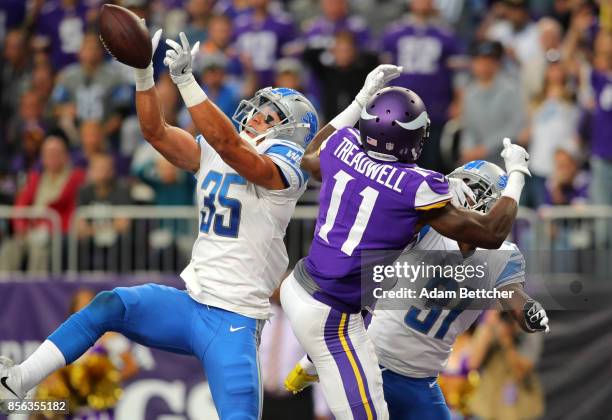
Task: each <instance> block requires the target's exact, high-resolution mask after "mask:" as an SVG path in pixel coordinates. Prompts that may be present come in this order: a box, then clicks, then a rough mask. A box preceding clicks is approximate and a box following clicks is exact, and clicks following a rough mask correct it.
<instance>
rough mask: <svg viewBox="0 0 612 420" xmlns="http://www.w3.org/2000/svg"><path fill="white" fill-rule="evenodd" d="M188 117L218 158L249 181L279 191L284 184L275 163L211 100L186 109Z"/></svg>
mask: <svg viewBox="0 0 612 420" xmlns="http://www.w3.org/2000/svg"><path fill="white" fill-rule="evenodd" d="M188 110H189V113H190V114H191V118H192V120H193V122H194V124H195V126H196V127H197V129H198V130H199V131H200V133H202V135H203V136H204V138H205V139H206V141H207V142H208V144H209V145H210V146H211V147H212V148H213V149H215V151H216V152H217V153H218V154H219V156H221V159H223V161H224V162H225V163H227V164H228V165H229V166H231V167H232V168H234V170H235V171H236V172H238V173H239V174H240V175H242V176H243V177H244V178H246V179H247V180H248V181H249V182H252V183H253V184H255V185H259V186H261V187H264V188H266V189H269V190H282V189H284V188H285V183H284V182H283V178H282V176H281V172H280V170H279V168H278V167H277V166H276V164H275V163H274V162H273V161H272V159H270V157H268V156H266V155H260V154H259V153H258V152H257V150H255V148H254V147H253V146H251V145H250V144H248V143H247V142H246V141H244V140H242V139H241V138H240V135H239V134H238V132H237V131H236V129H235V128H234V125H233V124H232V122H231V121H230V120H229V118H227V117H226V116H225V114H224V113H223V112H221V110H219V108H217V106H216V105H215V104H214V103H213V102H212V101H211V100H207V101H204V102H200V103H199V104H197V105H194V106H192V107H189V108H188Z"/></svg>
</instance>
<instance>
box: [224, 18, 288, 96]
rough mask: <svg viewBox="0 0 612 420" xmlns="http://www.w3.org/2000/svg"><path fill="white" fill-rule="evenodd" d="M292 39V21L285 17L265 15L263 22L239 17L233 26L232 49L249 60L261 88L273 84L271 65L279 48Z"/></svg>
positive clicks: (277, 54) (278, 52)
mask: <svg viewBox="0 0 612 420" xmlns="http://www.w3.org/2000/svg"><path fill="white" fill-rule="evenodd" d="M295 37H296V32H295V26H294V25H293V21H292V20H291V18H290V17H289V15H287V14H285V13H275V14H269V15H268V16H267V17H266V19H265V20H263V21H258V20H256V19H255V15H254V14H246V15H242V16H240V17H239V18H237V19H236V22H235V26H234V39H235V42H236V49H237V50H238V53H239V54H244V55H247V56H249V57H250V59H251V62H252V64H253V69H254V70H255V72H256V73H257V76H258V78H259V85H260V86H262V87H263V86H270V85H272V84H273V81H274V64H275V62H276V60H277V59H278V58H279V57H280V55H281V50H282V48H283V46H284V45H285V44H287V43H288V42H291V41H293V40H294V39H295Z"/></svg>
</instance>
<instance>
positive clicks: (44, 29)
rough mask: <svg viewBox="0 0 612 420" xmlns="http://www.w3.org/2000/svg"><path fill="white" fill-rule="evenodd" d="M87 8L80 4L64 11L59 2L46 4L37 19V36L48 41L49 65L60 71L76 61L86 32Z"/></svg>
mask: <svg viewBox="0 0 612 420" xmlns="http://www.w3.org/2000/svg"><path fill="white" fill-rule="evenodd" d="M86 14H87V6H85V5H83V3H82V2H78V3H77V5H76V6H75V7H73V8H70V9H64V8H62V7H61V5H60V3H59V2H48V3H45V5H44V6H43V8H42V10H41V12H40V17H39V18H38V35H41V36H43V37H45V38H47V39H48V40H49V48H50V51H51V64H52V65H53V68H54V69H55V70H56V71H57V70H61V69H62V68H64V67H66V66H67V65H68V64H72V63H74V62H76V61H77V54H78V52H79V50H80V49H81V43H82V41H83V36H84V34H85V32H86V30H87V28H86V19H85V15H86Z"/></svg>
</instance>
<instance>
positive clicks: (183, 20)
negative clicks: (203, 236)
mask: <svg viewBox="0 0 612 420" xmlns="http://www.w3.org/2000/svg"><path fill="white" fill-rule="evenodd" d="M103 2H104V1H102V0H1V1H0V48H1V54H2V59H1V60H0V210H1V209H2V205H5V206H10V207H6V208H10V209H17V208H22V207H23V208H31V207H33V208H38V209H42V210H45V209H48V210H53V211H54V212H56V213H57V214H58V215H59V230H61V232H62V235H60V236H61V237H62V241H63V242H62V243H61V244H60V246H61V247H62V248H64V249H65V248H66V247H67V245H66V241H65V239H66V237H67V236H68V235H67V234H68V232H69V231H71V232H72V233H74V234H75V235H76V236H77V237H78V243H79V244H80V245H86V246H88V247H90V248H95V249H97V250H98V251H99V252H83V253H81V252H79V253H75V254H74V255H77V257H76V259H75V261H73V263H74V264H76V266H78V267H86V268H87V269H88V270H94V271H95V270H102V271H104V270H107V269H108V267H114V271H119V272H130V271H137V270H138V269H139V268H142V269H143V270H144V269H148V270H150V269H151V268H153V267H154V265H152V264H149V263H147V261H148V262H151V261H153V262H159V261H160V260H162V259H164V258H165V256H167V255H170V256H171V259H172V263H170V264H169V265H168V266H166V268H165V271H167V272H171V273H174V274H175V273H177V272H178V271H177V270H180V269H182V264H183V262H181V258H183V260H184V259H185V258H189V251H190V246H191V245H192V243H193V239H194V236H195V233H194V232H197V225H193V226H192V225H189V223H188V221H187V220H186V219H188V218H194V217H195V211H193V209H190V210H189V211H188V214H187V217H185V218H183V219H181V220H174V221H172V220H167V219H163V220H158V221H157V222H156V224H155V225H154V226H153V225H150V224H148V225H147V224H138V223H136V222H133V220H132V219H134V218H136V217H137V216H138V214H136V215H134V214H133V213H131V215H128V213H129V212H128V213H125V214H126V216H125V218H124V217H106V218H104V217H93V218H92V219H91V220H89V219H87V218H86V217H85V218H79V219H78V223H72V221H73V218H74V214H75V210H76V209H77V208H79V207H81V206H94V207H98V208H108V207H109V206H110V207H112V206H121V205H147V204H149V205H154V206H192V205H193V204H194V186H195V185H194V184H195V180H194V178H193V176H191V174H187V173H184V172H182V171H179V170H177V169H176V168H175V167H173V166H172V165H171V164H170V163H168V162H167V161H166V160H164V159H163V158H162V157H161V156H159V155H158V154H157V153H156V152H155V151H154V150H153V149H152V148H151V147H150V146H149V145H148V144H147V143H146V142H145V141H144V139H143V138H142V134H141V132H140V129H139V125H138V119H137V117H136V114H135V106H134V86H133V83H134V82H133V75H132V71H131V69H130V68H128V67H127V66H124V65H122V64H120V63H118V62H116V61H115V60H113V59H111V57H110V56H109V55H108V53H106V51H105V50H104V48H103V47H102V45H101V43H100V41H99V38H98V30H97V18H98V14H99V8H100V5H101V4H102V3H103ZM113 3H116V4H120V5H122V6H125V7H128V8H130V9H131V10H133V11H134V12H135V13H137V14H138V15H139V16H141V17H143V18H144V19H146V23H147V26H148V27H149V30H150V32H151V33H153V32H154V30H156V29H158V28H163V30H164V35H163V36H164V37H167V38H173V39H174V38H177V36H178V33H179V32H180V31H185V32H186V34H187V36H188V38H189V40H190V41H191V42H192V43H194V42H195V41H200V42H201V47H200V53H199V54H198V56H197V57H196V60H195V64H194V68H195V71H196V73H197V76H196V77H197V78H198V80H199V81H200V83H201V84H202V86H203V88H204V90H205V91H206V92H207V94H208V96H209V97H210V98H211V99H212V100H213V101H215V103H216V104H217V105H218V106H219V107H220V108H221V109H222V110H223V112H225V113H226V114H227V115H228V116H230V117H231V116H232V114H233V113H234V110H235V108H236V106H237V105H238V103H239V101H240V100H241V99H243V98H248V97H250V96H252V95H253V94H254V93H255V91H256V90H257V89H259V88H261V87H265V86H268V85H275V86H284V87H290V88H294V89H298V90H300V91H302V92H304V93H305V94H306V95H307V96H308V97H309V99H311V101H312V102H313V103H314V104H315V106H316V108H317V110H318V111H319V117H320V122H321V126H322V125H323V124H324V123H325V122H326V121H329V120H330V119H331V118H333V117H334V116H335V115H336V114H337V113H338V112H340V111H341V110H343V109H344V108H345V107H346V106H347V105H349V104H350V103H351V101H352V100H353V98H354V96H355V94H356V93H357V92H358V91H359V89H360V88H361V86H362V84H363V81H364V79H365V77H366V75H367V74H368V72H369V71H370V70H371V69H373V68H374V67H375V66H376V65H377V64H378V63H393V64H397V65H400V66H403V71H404V73H403V74H402V76H401V77H400V78H399V79H397V80H395V81H394V82H393V83H394V84H396V85H401V86H405V87H408V88H410V89H412V90H414V91H415V92H417V93H418V94H419V95H420V96H421V97H422V98H423V100H424V102H425V104H426V105H427V109H428V113H429V116H430V118H431V122H432V132H431V138H430V141H429V142H428V143H427V144H426V145H425V149H424V152H423V154H422V156H421V161H420V162H419V163H420V165H421V166H423V167H425V168H428V169H434V170H438V171H441V172H444V173H447V172H449V171H450V170H452V169H454V168H455V167H456V166H457V165H459V164H461V163H464V162H467V161H470V160H474V159H487V160H491V161H493V162H495V163H498V164H500V163H501V159H500V157H499V152H500V150H501V139H502V138H503V137H506V136H507V137H511V138H512V139H513V140H514V141H515V142H517V143H519V144H521V145H523V146H524V147H526V148H527V149H528V151H529V153H530V155H531V159H530V165H531V167H530V169H531V172H532V177H531V178H529V179H528V181H527V185H526V188H525V190H524V193H523V200H524V202H523V203H521V204H522V205H523V206H524V207H528V208H531V209H533V210H535V211H542V210H543V209H544V210H545V209H550V208H551V207H552V206H559V205H570V206H577V207H576V208H581V207H582V206H584V205H585V204H602V205H612V0H284V1H280V0H278V1H273V0H117V1H114V2H113ZM164 47H165V44H164V43H163V42H162V43H160V48H159V49H158V51H157V53H156V54H155V57H154V60H153V62H154V67H155V77H156V81H157V90H158V93H159V95H160V98H161V103H162V107H163V113H164V116H165V119H166V120H167V122H168V123H170V124H173V125H177V126H180V127H182V128H184V129H186V130H188V131H190V132H192V133H193V134H194V135H195V134H196V132H195V128H194V126H193V123H192V122H191V120H190V117H189V114H188V112H187V111H186V109H185V107H184V106H183V103H182V100H181V98H180V96H179V94H178V91H177V90H176V88H175V87H174V85H173V84H172V81H171V80H170V78H169V76H168V75H167V71H166V68H165V67H164V66H163V65H162V63H161V61H162V58H163V56H164V54H165V51H164ZM135 48H136V46H135ZM312 187H313V188H312V191H310V194H308V193H307V194H305V196H304V198H303V203H305V204H316V185H313V186H312ZM149 209H150V208H149ZM162 209H163V207H162ZM11 211H12V210H11ZM148 211H151V210H148ZM172 213H173V214H174V215H175V216H177V217H179V216H178V215H179V213H178V210H173V211H172ZM11 214H12V213H6V214H0V271H9V272H12V271H17V270H26V269H27V270H28V271H34V272H40V271H46V270H47V269H48V265H49V259H50V255H49V253H50V247H49V233H48V229H47V228H46V227H45V226H44V225H43V226H42V227H41V224H40V221H37V220H34V219H32V220H29V221H28V220H26V219H23V220H22V219H19V217H22V216H11ZM315 214H316V212H315ZM90 215H93V213H90ZM162 216H164V215H163V213H160V212H158V213H155V215H154V216H152V217H153V218H156V217H162ZM301 217H302V219H308V218H309V217H312V216H308V217H304V216H301ZM604 217H610V213H609V210H608V213H606V215H604ZM564 223H565V222H564ZM611 225H612V223H609V222H608V223H607V224H605V223H604V224H597V223H596V224H595V225H593V226H591V227H590V228H589V229H590V230H589V232H591V233H593V232H594V233H601V232H604V241H603V242H606V241H607V243H608V245H610V244H611V243H612V240H610V238H612V232H611V231H612V229H611V228H610V227H611ZM519 227H520V226H519ZM557 228H558V229H551V231H549V232H548V234H549V238H551V246H550V247H549V249H557V250H559V249H560V250H563V249H566V248H564V246H565V245H563V244H562V242H563V238H564V237H565V236H567V235H565V234H566V233H567V232H568V231H573V233H574V235H573V236H572V238H573V239H572V241H573V244H574V245H576V244H578V245H580V244H583V245H584V244H591V245H592V242H590V240H589V239H588V238H587V239H585V238H584V235H582V236H581V235H579V234H578V233H580V232H582V231H580V232H579V231H578V230H576V229H574V228H572V227H571V226H570V227H569V228H568V225H567V224H566V223H565V224H563V225H560V226H557ZM71 229H72V230H71ZM139 229H140V230H141V231H143V232H146V236H143V235H144V234H143V235H138V234H135V235H134V231H138V230H139ZM312 229H313V223H312V222H311V221H310V222H307V223H303V224H301V225H299V226H296V225H290V227H289V230H288V247H289V249H290V255H291V256H292V260H293V261H294V260H295V259H296V258H299V257H300V256H303V254H304V252H305V250H306V249H307V244H308V242H309V240H310V239H311V238H312ZM606 231H607V232H608V236H607V238H608V239H605V237H606V235H605V232H606ZM130 238H131V239H130ZM134 238H136V239H134ZM139 238H141V239H139ZM142 238H146V239H145V240H146V241H148V244H149V246H148V247H147V246H143V243H142V242H143V239H142ZM123 239H125V240H123ZM553 242H554V243H555V244H557V245H554V246H553V245H552V244H553ZM296 243H297V244H298V249H299V251H298V252H297V254H296V255H293V254H292V253H291V249H292V245H295V244H296ZM304 244H306V246H304ZM559 244H561V245H559ZM600 244H601V243H600ZM162 250H163V251H164V252H163V253H162V252H161V251H162ZM125 255H129V257H127V258H123V257H122V256H125ZM566 255H567V254H560V257H559V259H558V261H557V263H559V264H562V263H567V257H566ZM26 256H27V257H26ZM141 256H142V258H143V259H144V260H146V261H143V262H142V264H141V263H139V262H138V258H139V257H141ZM83 258H85V259H87V261H82V259H83ZM606 258H607V261H608V264H609V263H610V259H609V258H608V257H606ZM602 261H603V260H602ZM589 264H590V265H591V266H597V267H602V269H603V270H602V271H603V272H604V273H605V275H606V276H608V277H609V271H606V268H605V267H603V265H602V263H601V261H599V262H598V263H597V264H593V263H592V262H591V263H587V265H589ZM529 266H531V264H530V263H529V261H528V267H529ZM62 267H63V268H65V267H66V261H62ZM160 267H161V266H160ZM582 267H583V268H584V266H582ZM159 271H164V269H163V268H159ZM274 311H275V312H277V313H276V315H277V316H275V317H274V318H273V322H272V324H271V325H270V326H269V327H267V328H266V329H264V339H263V342H262V363H263V369H264V383H265V388H266V398H267V401H266V404H265V407H266V409H267V410H268V411H267V413H266V415H265V416H264V418H267V419H275V418H279V419H286V418H287V417H286V413H287V412H291V413H294V414H292V417H295V419H296V420H298V419H300V418H304V419H311V418H313V416H314V415H315V414H314V413H315V409H314V408H313V402H312V401H313V396H312V395H311V391H307V392H305V393H304V394H301V395H300V396H298V397H297V399H287V395H286V394H285V393H284V391H283V390H282V379H283V378H284V374H285V373H286V372H287V371H288V370H289V369H290V368H291V367H292V365H293V363H294V362H295V360H297V358H299V356H301V350H300V349H299V345H297V343H296V341H295V338H294V337H293V334H292V333H291V331H290V329H289V326H288V322H286V319H285V320H284V321H285V322H284V323H283V319H284V317H283V314H282V311H281V310H280V307H278V306H275V307H274ZM553 325H554V318H553ZM475 328H476V327H475ZM554 328H555V327H554V326H553V330H554ZM533 337H535V336H530V337H526V336H524V335H522V334H521V333H519V332H518V330H517V329H516V328H514V326H512V325H511V323H509V322H508V320H506V319H504V317H503V316H502V317H500V316H498V315H497V314H496V313H490V314H487V315H485V316H484V317H483V318H482V322H480V324H479V325H478V327H477V328H476V330H475V331H474V330H473V331H472V332H471V333H470V334H466V335H465V336H462V337H460V339H459V340H458V342H457V344H456V346H455V351H454V352H453V355H452V357H451V360H450V361H449V365H448V368H447V373H446V374H445V375H444V377H443V378H442V379H441V385H442V387H443V389H444V392H445V395H446V398H447V401H448V402H449V404H450V405H452V406H453V407H454V410H455V413H456V415H457V416H458V417H460V416H461V415H462V414H460V413H463V415H473V414H477V415H478V416H479V418H491V419H493V418H504V419H505V418H508V419H514V418H531V417H539V415H540V414H542V412H543V410H544V408H543V403H544V395H543V392H547V393H550V388H549V390H548V391H547V390H544V391H543V390H542V389H541V387H540V384H539V381H538V378H537V376H536V373H535V371H534V367H535V366H536V364H537V363H538V359H539V355H540V353H541V351H542V338H541V337H535V338H533ZM562 347H563V346H562ZM564 348H565V347H564ZM563 360H565V359H563ZM549 367H550V366H549ZM554 368H555V369H557V368H558V366H555V367H554ZM550 370H552V369H550ZM608 382H609V381H608ZM479 384H481V385H479ZM572 393H573V392H572ZM560 395H561V394H560ZM563 399H566V398H565V396H563ZM567 401H570V399H569V397H568V398H567ZM300 404H301V405H300ZM502 406H503V407H507V410H506V411H503V410H501V408H500V407H502ZM559 407H562V406H559ZM563 409H565V407H562V408H559V410H563ZM270 410H271V411H270ZM500 410H501V411H500ZM298 413H301V414H303V416H302V417H299V415H298ZM316 413H317V415H318V416H321V418H327V417H326V412H325V407H324V406H322V407H317V408H316ZM608 413H609V412H608ZM559 418H561V417H559ZM576 418H579V417H576ZM582 418H587V417H582Z"/></svg>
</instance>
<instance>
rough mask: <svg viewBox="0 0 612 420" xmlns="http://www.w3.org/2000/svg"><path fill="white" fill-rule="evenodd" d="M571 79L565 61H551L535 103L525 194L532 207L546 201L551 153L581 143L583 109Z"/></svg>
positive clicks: (550, 172)
mask: <svg viewBox="0 0 612 420" xmlns="http://www.w3.org/2000/svg"><path fill="white" fill-rule="evenodd" d="M568 82H569V75H568V73H567V71H566V69H565V67H564V65H563V63H562V62H560V61H552V62H550V63H548V67H547V68H546V70H545V76H544V86H543V88H542V91H541V92H540V94H539V95H538V96H537V97H536V99H535V100H534V101H533V103H532V107H531V108H532V109H531V117H530V124H529V128H528V133H527V137H528V139H529V145H528V150H529V155H530V159H529V169H530V171H531V177H530V178H527V179H526V188H525V190H524V194H523V196H522V197H521V198H522V204H524V205H528V206H530V207H534V208H538V207H539V206H540V205H541V204H542V203H543V200H544V195H545V194H544V191H545V183H546V179H547V178H549V177H550V176H551V175H552V173H553V170H554V164H553V161H552V159H551V156H553V155H554V153H555V150H557V149H558V148H561V147H564V148H576V147H577V138H578V122H579V116H580V111H579V109H578V107H577V106H576V104H575V98H574V95H573V94H572V92H571V91H570V90H569V83H568ZM525 145H526V144H525ZM526 146H527V145H526Z"/></svg>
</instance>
